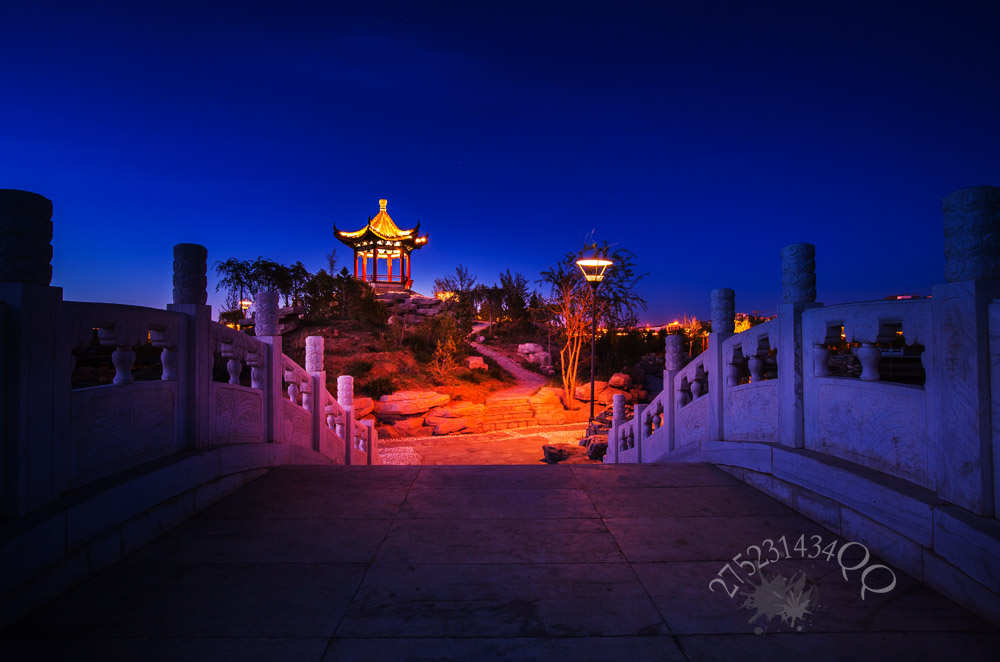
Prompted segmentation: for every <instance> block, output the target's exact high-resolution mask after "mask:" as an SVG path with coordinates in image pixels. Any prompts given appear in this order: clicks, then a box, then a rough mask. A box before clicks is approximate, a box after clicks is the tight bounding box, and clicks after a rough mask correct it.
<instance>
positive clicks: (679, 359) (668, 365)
mask: <svg viewBox="0 0 1000 662" xmlns="http://www.w3.org/2000/svg"><path fill="white" fill-rule="evenodd" d="M663 344H664V352H663V393H662V395H661V396H660V402H661V404H662V405H663V424H662V427H664V428H666V433H665V434H666V435H667V443H666V446H665V448H666V449H667V450H668V451H673V450H674V449H675V448H676V445H677V430H676V426H675V425H674V420H675V419H676V414H677V403H676V400H677V386H676V384H675V383H674V382H675V381H676V378H677V373H678V372H680V371H681V368H683V367H684V339H683V338H682V337H681V336H677V335H673V336H667V337H666V338H665V339H664V341H663Z"/></svg>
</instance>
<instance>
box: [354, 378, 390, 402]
mask: <svg viewBox="0 0 1000 662" xmlns="http://www.w3.org/2000/svg"><path fill="white" fill-rule="evenodd" d="M361 390H362V391H364V392H365V393H366V394H368V397H370V398H373V399H375V400H378V399H379V398H381V397H382V396H383V395H389V394H390V393H392V392H393V391H395V390H396V383H395V382H393V381H392V377H376V378H374V379H369V380H368V381H367V382H365V384H364V386H362V387H361Z"/></svg>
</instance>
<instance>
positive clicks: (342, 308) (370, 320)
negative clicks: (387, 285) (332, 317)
mask: <svg viewBox="0 0 1000 662" xmlns="http://www.w3.org/2000/svg"><path fill="white" fill-rule="evenodd" d="M333 281H334V283H333V289H334V292H335V300H336V310H335V312H336V316H337V318H338V319H342V320H357V321H358V322H360V323H361V324H362V325H363V326H364V327H366V328H369V329H384V328H385V327H386V324H387V322H388V320H389V313H388V311H387V310H386V308H385V306H383V305H382V304H381V303H379V302H378V300H376V299H375V292H374V291H373V290H372V288H371V287H369V286H368V285H367V284H366V283H362V282H361V281H359V280H358V279H356V278H354V277H353V276H351V274H350V273H349V272H348V271H347V267H344V268H343V269H341V270H340V273H339V274H337V276H336V277H335V278H334V279H333Z"/></svg>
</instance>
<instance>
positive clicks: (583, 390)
mask: <svg viewBox="0 0 1000 662" xmlns="http://www.w3.org/2000/svg"><path fill="white" fill-rule="evenodd" d="M606 388H608V383H607V382H602V381H601V380H597V381H595V382H594V395H595V397H596V398H597V400H598V401H600V399H601V398H600V396H601V391H603V390H605V389H606ZM573 395H575V396H576V399H577V400H583V401H584V402H590V382H584V383H583V384H580V385H579V386H577V387H576V390H575V391H573Z"/></svg>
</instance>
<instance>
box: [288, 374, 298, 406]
mask: <svg viewBox="0 0 1000 662" xmlns="http://www.w3.org/2000/svg"><path fill="white" fill-rule="evenodd" d="M289 372H291V371H289ZM285 380H286V381H288V391H287V392H288V399H289V400H291V401H292V402H294V403H295V404H299V383H298V382H297V381H295V374H294V373H292V375H291V376H290V377H289V375H288V373H287V372H286V373H285ZM289 380H291V381H289Z"/></svg>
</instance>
